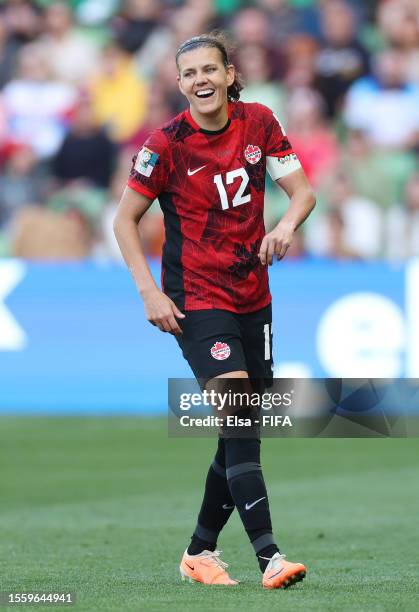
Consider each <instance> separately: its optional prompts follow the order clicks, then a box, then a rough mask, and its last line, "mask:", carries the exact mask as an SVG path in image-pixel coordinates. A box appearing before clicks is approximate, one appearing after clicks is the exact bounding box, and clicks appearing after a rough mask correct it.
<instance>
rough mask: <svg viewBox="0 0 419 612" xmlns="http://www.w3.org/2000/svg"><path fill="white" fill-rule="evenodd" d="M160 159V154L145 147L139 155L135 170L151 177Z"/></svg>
mask: <svg viewBox="0 0 419 612" xmlns="http://www.w3.org/2000/svg"><path fill="white" fill-rule="evenodd" d="M158 159H159V155H158V153H154V151H152V150H151V149H147V147H143V148H142V149H141V151H140V152H139V153H138V157H137V161H136V162H135V166H134V170H136V171H137V172H138V174H142V175H143V176H151V173H152V172H153V170H154V166H155V165H156V163H157V160H158Z"/></svg>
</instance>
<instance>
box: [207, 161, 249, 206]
mask: <svg viewBox="0 0 419 612" xmlns="http://www.w3.org/2000/svg"><path fill="white" fill-rule="evenodd" d="M237 178H241V179H242V180H241V183H240V186H239V188H238V189H237V191H236V194H235V196H234V198H233V201H232V205H233V206H240V204H247V203H248V202H250V199H251V195H250V193H248V194H247V195H243V193H244V191H245V189H246V187H247V184H248V182H249V175H248V174H247V172H246V170H245V169H244V168H237V170H231V171H230V172H227V174H226V183H227V185H231V184H232V183H234V181H235V180H236V179H237ZM214 183H215V184H216V185H217V189H218V193H219V195H220V200H221V208H222V209H223V210H227V209H228V208H229V202H228V197H227V191H226V188H225V187H224V183H223V177H222V175H221V174H216V175H215V176H214Z"/></svg>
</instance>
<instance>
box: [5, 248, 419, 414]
mask: <svg viewBox="0 0 419 612" xmlns="http://www.w3.org/2000/svg"><path fill="white" fill-rule="evenodd" d="M150 265H151V269H152V272H153V274H154V275H155V277H156V278H157V279H158V278H159V275H160V267H159V263H158V262H151V264H150ZM270 284H271V291H272V296H273V312H274V316H273V320H274V324H273V332H274V359H275V375H276V376H287V377H300V376H304V377H305V376H307V377H327V376H330V377H345V376H346V377H365V376H369V377H398V376H411V377H415V376H416V377H418V376H419V348H418V346H419V264H418V262H410V263H409V264H407V265H400V266H396V267H390V266H389V265H386V264H378V263H374V264H372V263H371V264H366V263H361V262H360V263H336V262H331V261H318V260H313V261H305V262H295V263H294V262H286V261H284V262H280V263H275V264H274V265H273V266H272V268H271V269H270ZM169 377H170V378H180V377H191V372H190V370H189V367H188V365H187V363H186V362H185V361H184V360H183V357H182V355H181V352H180V349H179V347H178V345H177V342H176V340H175V339H174V338H173V337H172V336H170V335H169V334H163V333H161V332H160V331H159V330H158V329H157V328H156V327H153V326H152V325H150V324H149V323H148V322H147V321H146V320H145V317H144V311H143V306H142V302H141V300H140V298H139V296H138V294H137V292H136V289H135V287H134V284H133V282H132V279H131V277H130V275H129V273H128V272H127V270H126V269H125V268H124V267H123V266H120V265H118V264H109V265H98V264H96V263H90V262H87V263H68V264H36V263H27V262H22V261H16V260H1V261H0V412H2V413H9V414H13V413H40V414H50V413H56V414H59V413H98V414H102V413H103V414H105V413H108V414H118V413H121V412H122V413H141V414H153V413H156V412H164V411H165V410H166V409H167V379H168V378H169Z"/></svg>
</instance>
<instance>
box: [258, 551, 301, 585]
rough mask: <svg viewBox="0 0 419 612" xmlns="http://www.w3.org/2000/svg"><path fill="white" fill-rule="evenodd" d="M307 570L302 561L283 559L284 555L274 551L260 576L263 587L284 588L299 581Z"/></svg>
mask: <svg viewBox="0 0 419 612" xmlns="http://www.w3.org/2000/svg"><path fill="white" fill-rule="evenodd" d="M306 573H307V570H306V568H305V566H304V565H303V564H302V563H290V561H285V555H281V554H280V553H279V552H277V553H275V554H274V556H273V557H272V559H271V560H270V561H269V563H268V565H267V567H266V569H265V571H264V573H263V577H262V585H263V586H264V587H265V589H286V588H288V587H290V586H292V585H293V584H295V583H296V582H300V580H302V579H303V578H305V575H306Z"/></svg>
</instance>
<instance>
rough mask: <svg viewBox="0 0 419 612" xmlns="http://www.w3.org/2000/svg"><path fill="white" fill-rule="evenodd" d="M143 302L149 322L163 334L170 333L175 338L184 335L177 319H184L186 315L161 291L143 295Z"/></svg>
mask: <svg viewBox="0 0 419 612" xmlns="http://www.w3.org/2000/svg"><path fill="white" fill-rule="evenodd" d="M143 300H144V309H145V313H146V317H147V321H150V323H151V324H152V325H156V327H158V328H159V329H160V330H161V331H162V332H169V333H170V334H174V335H175V336H179V335H180V334H181V333H182V330H181V329H180V327H179V325H178V322H177V321H176V318H177V319H184V318H185V315H184V314H183V313H182V312H181V311H180V310H179V308H178V307H177V306H176V304H175V303H174V302H173V301H172V300H171V299H170V298H169V297H167V295H165V294H164V293H163V292H162V291H160V289H157V288H156V289H152V290H151V291H150V292H149V293H146V294H145V295H144V294H143Z"/></svg>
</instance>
